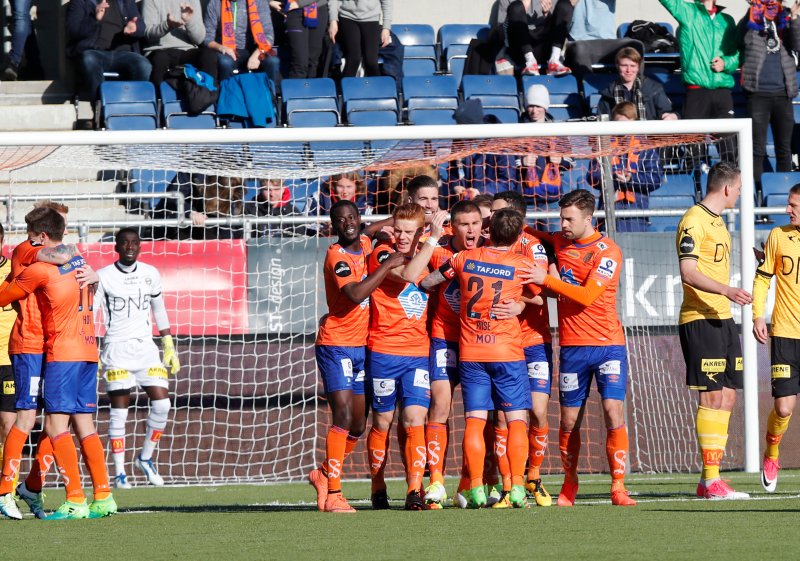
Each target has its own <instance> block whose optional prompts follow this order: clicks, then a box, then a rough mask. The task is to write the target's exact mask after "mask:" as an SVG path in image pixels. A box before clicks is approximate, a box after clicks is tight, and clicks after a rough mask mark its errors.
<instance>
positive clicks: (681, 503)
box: [0, 470, 800, 561]
mask: <svg viewBox="0 0 800 561" xmlns="http://www.w3.org/2000/svg"><path fill="white" fill-rule="evenodd" d="M725 477H727V478H730V480H731V484H732V486H734V488H736V489H737V490H741V491H747V492H749V493H751V496H752V498H751V499H750V500H746V501H721V502H711V501H705V500H699V499H695V498H694V488H695V484H696V481H697V476H696V475H669V474H665V475H652V476H651V475H636V474H634V475H631V476H630V477H629V478H628V487H629V489H630V491H631V494H632V496H634V498H635V499H636V500H637V501H638V502H639V505H638V506H637V507H633V508H621V507H613V506H611V504H610V502H609V500H608V485H609V478H608V476H607V475H592V476H584V477H583V478H582V481H581V489H580V494H579V495H578V501H577V504H576V506H575V507H574V508H558V507H555V506H554V507H551V508H536V507H534V508H531V509H528V510H504V511H498V510H491V509H486V510H480V511H467V510H460V509H456V508H447V509H445V510H442V511H425V512H404V511H402V501H401V500H400V499H401V498H402V496H403V491H404V487H403V484H402V483H401V482H400V481H392V482H390V487H389V495H390V497H393V498H395V499H397V500H393V501H392V504H393V507H394V508H396V510H392V511H381V512H375V511H371V510H370V508H369V504H368V496H369V483H366V482H345V485H344V489H345V493H346V496H347V497H348V498H349V499H350V500H351V502H352V504H353V505H354V506H355V507H356V508H358V509H359V512H358V513H357V514H354V515H331V514H325V513H320V512H316V505H315V502H314V493H313V489H312V488H311V487H310V486H308V485H306V484H299V483H297V484H285V485H258V486H256V485H249V486H248V485H239V486H219V487H165V488H162V489H155V488H152V487H151V488H137V489H133V490H129V491H117V492H116V493H115V497H116V499H117V502H118V504H119V507H120V512H119V513H118V514H117V515H116V516H113V517H111V518H106V519H101V520H74V521H61V522H44V521H40V520H35V519H33V518H32V517H30V516H28V515H27V509H26V507H25V505H24V504H22V503H21V504H20V508H21V510H23V512H24V513H25V514H26V516H25V518H24V520H22V521H20V522H16V521H11V520H0V553H1V555H0V558H2V559H8V560H14V561H22V560H27V559H31V560H37V561H38V560H54V561H69V560H72V559H76V560H78V559H90V560H104V559H109V560H110V559H115V560H116V559H124V560H129V559H130V560H156V559H170V560H175V559H179V560H183V559H186V560H205V559H209V560H215V561H238V560H245V559H246V560H250V559H253V560H260V559H276V560H298V561H305V560H309V561H312V560H313V561H318V560H320V561H321V560H331V561H338V560H342V561H344V560H361V559H364V560H370V561H381V560H390V559H392V560H394V559H396V560H398V561H410V560H412V559H434V560H439V559H442V560H450V559H452V560H454V561H455V560H459V561H461V560H464V561H469V560H480V561H484V560H489V559H491V560H493V559H497V560H509V559H524V560H526V561H530V560H533V559H563V560H573V559H591V560H593V561H603V560H606V559H608V560H621V559H642V560H659V559H669V560H670V561H675V560H680V559H701V560H703V561H712V560H717V559H719V560H725V561H731V560H736V559H748V560H752V559H771V558H778V559H781V558H794V556H795V555H797V551H798V550H800V547H799V546H800V533H798V532H797V531H796V521H797V515H798V513H800V496H798V492H800V471H790V470H784V471H782V472H781V478H780V482H779V486H778V492H777V493H775V494H772V495H768V494H766V493H764V492H763V490H762V489H761V486H760V484H759V482H758V475H757V474H745V473H729V474H726V475H725ZM544 482H545V485H546V486H547V487H548V489H549V490H550V491H551V492H553V493H554V494H555V493H557V492H558V489H559V484H560V478H558V477H555V476H553V477H546V478H545V479H544ZM455 484H456V481H455V480H448V482H447V486H448V491H449V492H452V491H454V490H455ZM63 497H64V495H63V492H62V491H60V490H51V491H50V492H49V493H47V499H46V505H47V507H48V508H53V507H55V506H57V505H58V504H59V503H60V501H61V500H63ZM787 556H788V557H787Z"/></svg>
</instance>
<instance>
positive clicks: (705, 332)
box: [678, 319, 744, 392]
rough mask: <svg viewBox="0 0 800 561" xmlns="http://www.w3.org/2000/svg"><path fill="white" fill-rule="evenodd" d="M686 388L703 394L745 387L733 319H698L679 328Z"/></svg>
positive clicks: (739, 347) (736, 329)
mask: <svg viewBox="0 0 800 561" xmlns="http://www.w3.org/2000/svg"><path fill="white" fill-rule="evenodd" d="M678 335H679V336H680V339H681V350H682V351H683V360H684V361H685V362H686V385H687V386H689V389H691V390H699V391H701V392H712V391H719V390H721V389H722V388H731V389H734V390H740V389H742V388H743V387H744V384H743V382H744V376H743V364H742V345H741V343H740V342H739V328H738V327H737V326H736V322H734V321H733V320H732V319H698V320H695V321H690V322H689V323H684V324H683V325H679V326H678Z"/></svg>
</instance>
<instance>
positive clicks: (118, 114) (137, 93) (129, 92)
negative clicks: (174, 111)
mask: <svg viewBox="0 0 800 561" xmlns="http://www.w3.org/2000/svg"><path fill="white" fill-rule="evenodd" d="M100 107H101V111H102V115H103V127H104V128H106V129H109V130H153V129H156V128H158V102H157V101H156V89H155V87H154V86H153V84H152V83H151V82H103V83H102V84H100Z"/></svg>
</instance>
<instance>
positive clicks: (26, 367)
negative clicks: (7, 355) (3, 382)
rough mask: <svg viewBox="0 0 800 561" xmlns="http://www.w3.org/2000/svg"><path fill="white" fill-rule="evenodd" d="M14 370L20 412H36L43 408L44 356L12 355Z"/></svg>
mask: <svg viewBox="0 0 800 561" xmlns="http://www.w3.org/2000/svg"><path fill="white" fill-rule="evenodd" d="M11 366H12V367H13V368H14V387H15V388H16V390H15V395H16V401H15V403H14V406H15V407H16V408H17V409H18V410H28V411H35V410H36V409H39V408H40V407H41V406H42V381H43V380H44V368H45V366H44V354H38V353H37V354H18V355H11Z"/></svg>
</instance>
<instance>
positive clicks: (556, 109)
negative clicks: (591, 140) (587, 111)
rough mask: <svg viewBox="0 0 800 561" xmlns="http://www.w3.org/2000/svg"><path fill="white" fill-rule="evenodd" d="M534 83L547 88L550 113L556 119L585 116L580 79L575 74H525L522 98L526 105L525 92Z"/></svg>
mask: <svg viewBox="0 0 800 561" xmlns="http://www.w3.org/2000/svg"><path fill="white" fill-rule="evenodd" d="M533 84H541V85H543V86H544V87H546V88H547V91H548V93H549V94H550V109H549V113H550V114H551V115H552V116H553V118H554V119H555V120H556V121H566V120H567V119H579V118H580V117H583V104H582V103H581V94H580V89H579V88H578V80H577V79H576V78H575V76H573V75H571V74H568V75H567V76H561V77H558V78H557V77H555V76H523V77H522V99H523V103H522V104H523V106H524V105H525V92H527V91H528V88H529V87H530V86H532V85H533Z"/></svg>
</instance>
